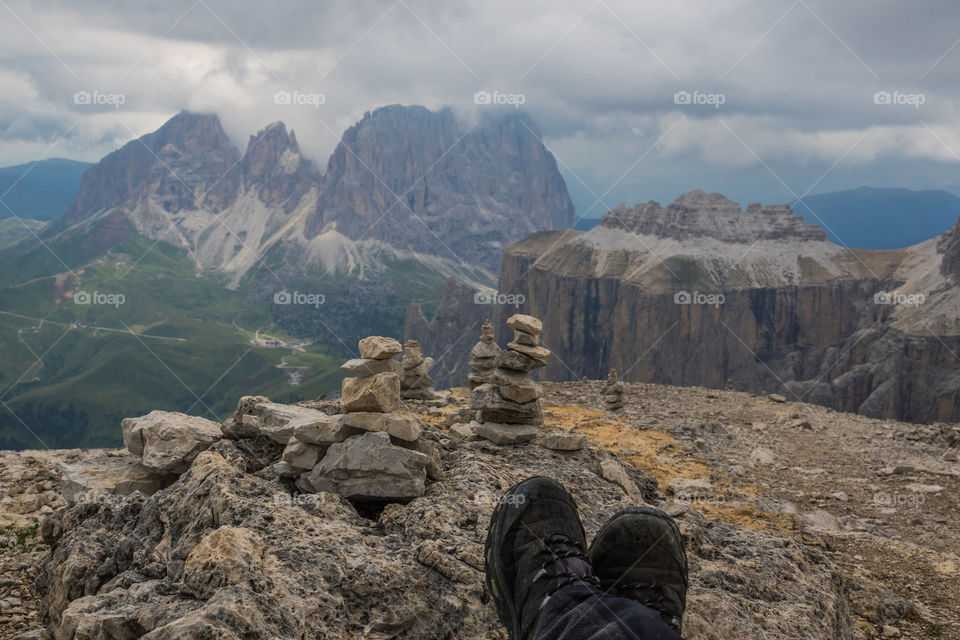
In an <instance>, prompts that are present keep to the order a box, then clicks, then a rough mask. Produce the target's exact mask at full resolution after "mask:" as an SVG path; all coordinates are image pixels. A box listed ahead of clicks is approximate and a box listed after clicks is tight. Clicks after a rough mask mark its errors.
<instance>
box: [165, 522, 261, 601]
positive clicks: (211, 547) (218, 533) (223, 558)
mask: <svg viewBox="0 0 960 640" xmlns="http://www.w3.org/2000/svg"><path fill="white" fill-rule="evenodd" d="M265 551H266V546H265V544H264V542H263V540H262V539H261V538H260V536H259V535H257V534H256V533H255V532H253V531H252V530H250V529H245V528H242V527H232V526H223V527H220V528H219V529H214V530H213V531H212V532H210V533H209V534H207V535H206V536H205V537H204V538H203V539H202V540H201V541H200V543H199V544H197V546H195V547H194V548H193V551H191V552H190V555H188V556H187V559H186V562H185V563H184V567H183V592H184V593H188V594H190V595H192V596H193V597H195V598H201V599H204V600H206V599H209V598H210V597H211V596H213V594H214V593H215V592H216V591H217V590H218V589H220V588H222V587H228V586H230V585H244V584H245V583H246V581H247V580H249V576H251V575H256V574H258V573H261V572H262V570H263V563H264V561H265V558H264V553H265Z"/></svg>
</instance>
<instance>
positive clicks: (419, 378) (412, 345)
mask: <svg viewBox="0 0 960 640" xmlns="http://www.w3.org/2000/svg"><path fill="white" fill-rule="evenodd" d="M401 366H402V367H403V377H401V378H400V395H401V397H402V398H403V399H404V400H436V399H437V398H438V395H437V392H435V391H434V390H433V389H432V387H433V385H434V381H433V378H431V377H430V374H429V373H427V372H428V371H429V370H430V367H432V366H433V358H424V357H423V353H422V352H421V350H420V343H419V342H417V341H416V340H407V341H406V343H405V344H404V345H403V361H402V363H401Z"/></svg>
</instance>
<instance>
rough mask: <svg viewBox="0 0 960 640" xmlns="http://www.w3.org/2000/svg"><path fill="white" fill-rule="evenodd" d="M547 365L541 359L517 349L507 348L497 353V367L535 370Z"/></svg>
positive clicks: (514, 369)
mask: <svg viewBox="0 0 960 640" xmlns="http://www.w3.org/2000/svg"><path fill="white" fill-rule="evenodd" d="M545 366H547V363H546V362H544V361H543V360H541V359H537V358H531V357H530V356H528V355H525V354H523V353H520V352H519V351H517V350H515V349H505V350H504V351H501V352H500V354H499V355H497V368H499V369H511V370H513V371H533V370H534V369H539V368H540V367H545Z"/></svg>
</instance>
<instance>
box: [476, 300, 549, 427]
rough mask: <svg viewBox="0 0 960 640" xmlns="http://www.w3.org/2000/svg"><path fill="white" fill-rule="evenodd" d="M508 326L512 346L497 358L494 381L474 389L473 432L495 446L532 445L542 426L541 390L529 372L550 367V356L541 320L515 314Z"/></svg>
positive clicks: (509, 320)
mask: <svg viewBox="0 0 960 640" xmlns="http://www.w3.org/2000/svg"><path fill="white" fill-rule="evenodd" d="M507 326H509V327H510V328H511V329H513V342H510V343H508V344H507V348H506V349H504V350H503V351H501V352H500V353H498V354H497V355H496V357H495V359H494V360H495V364H496V367H495V370H494V372H493V381H492V382H486V383H483V384H480V385H478V386H477V387H475V388H474V389H473V394H472V397H471V403H470V406H471V407H472V408H473V409H476V410H477V412H478V413H477V419H476V420H474V421H473V422H471V423H470V428H471V429H472V430H473V432H474V433H475V434H476V435H478V436H480V437H481V438H486V439H487V440H490V441H491V442H494V443H496V444H516V443H520V442H529V441H530V440H533V439H534V438H535V437H536V436H537V427H538V426H539V425H541V424H543V410H542V409H541V407H540V396H541V395H542V390H541V389H540V385H538V384H537V383H536V382H534V381H533V379H531V378H530V372H531V371H533V370H534V369H539V368H540V367H545V366H547V362H546V359H547V358H548V357H549V356H550V351H549V350H548V349H546V348H544V347H541V346H540V332H541V330H542V329H543V324H542V323H541V322H540V320H538V319H537V318H534V317H533V316H527V315H522V314H516V315H513V316H510V318H509V319H508V320H507Z"/></svg>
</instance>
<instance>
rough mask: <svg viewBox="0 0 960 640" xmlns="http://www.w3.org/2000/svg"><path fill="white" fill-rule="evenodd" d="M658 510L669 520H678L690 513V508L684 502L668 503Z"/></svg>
mask: <svg viewBox="0 0 960 640" xmlns="http://www.w3.org/2000/svg"><path fill="white" fill-rule="evenodd" d="M660 510H661V511H663V512H664V513H665V514H667V515H668V516H670V517H671V518H680V517H683V516H685V515H686V514H688V513H690V511H692V508H691V507H690V505H689V504H687V503H686V502H668V503H666V504H664V505H663V506H662V507H660Z"/></svg>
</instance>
